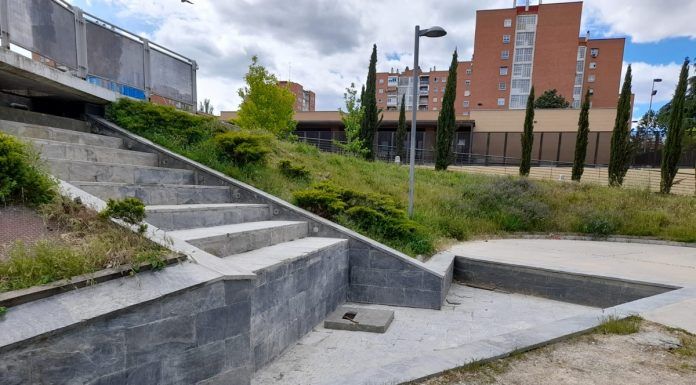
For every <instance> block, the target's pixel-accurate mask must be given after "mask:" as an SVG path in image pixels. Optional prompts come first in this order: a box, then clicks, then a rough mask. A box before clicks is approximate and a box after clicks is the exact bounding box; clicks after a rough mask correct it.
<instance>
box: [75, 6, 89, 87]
mask: <svg viewBox="0 0 696 385" xmlns="http://www.w3.org/2000/svg"><path fill="white" fill-rule="evenodd" d="M72 9H73V13H74V15H75V47H77V53H76V54H77V76H79V77H81V78H83V79H85V78H87V73H88V72H89V66H88V63H87V26H86V24H85V15H84V14H83V12H82V9H80V8H79V7H75V6H73V7H72Z"/></svg>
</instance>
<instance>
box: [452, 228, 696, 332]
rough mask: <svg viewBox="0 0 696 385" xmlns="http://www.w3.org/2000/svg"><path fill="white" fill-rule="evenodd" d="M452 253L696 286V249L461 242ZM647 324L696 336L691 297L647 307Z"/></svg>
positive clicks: (567, 242) (528, 241)
mask: <svg viewBox="0 0 696 385" xmlns="http://www.w3.org/2000/svg"><path fill="white" fill-rule="evenodd" d="M449 252H450V253H452V254H454V255H459V256H463V257H467V258H474V259H480V260H488V261H496V262H502V263H511V264H517V265H525V266H533V267H540V268H546V269H552V270H559V271H567V272H572V273H583V274H591V275H597V276H606V277H615V278H621V279H627V280H635V281H643V282H652V283H660V284H665V285H672V286H679V287H684V288H689V289H694V288H696V248H694V247H678V246H663V245H652V244H640V243H619V242H598V241H574V240H549V239H501V240H490V241H475V242H465V243H461V244H459V245H456V246H454V247H452V248H451V249H450V250H449ZM641 315H642V316H643V317H645V318H647V319H649V320H651V321H655V322H659V323H662V324H665V325H667V326H672V327H678V328H682V329H685V330H687V331H689V332H691V333H696V296H694V297H685V298H684V299H683V300H682V301H680V302H678V303H674V304H668V305H665V306H661V307H658V308H653V309H649V310H647V311H645V312H643V313H641Z"/></svg>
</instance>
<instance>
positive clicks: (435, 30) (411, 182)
mask: <svg viewBox="0 0 696 385" xmlns="http://www.w3.org/2000/svg"><path fill="white" fill-rule="evenodd" d="M446 34H447V31H445V30H444V29H443V28H442V27H437V26H436V27H430V28H428V29H423V30H421V29H420V26H418V25H417V26H416V38H415V43H414V45H413V84H412V87H413V92H412V96H413V99H412V100H411V105H412V107H411V109H412V111H411V112H412V117H411V143H410V145H411V146H410V148H411V154H410V164H409V172H408V178H409V179H408V216H409V217H412V216H413V194H414V190H415V180H416V112H417V111H418V100H417V99H418V41H419V39H420V37H421V36H425V37H442V36H445V35H446Z"/></svg>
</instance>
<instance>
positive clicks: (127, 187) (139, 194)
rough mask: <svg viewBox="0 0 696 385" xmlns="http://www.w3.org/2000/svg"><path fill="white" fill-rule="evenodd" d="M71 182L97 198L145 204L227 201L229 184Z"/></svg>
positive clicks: (229, 197) (229, 196)
mask: <svg viewBox="0 0 696 385" xmlns="http://www.w3.org/2000/svg"><path fill="white" fill-rule="evenodd" d="M70 183H71V184H72V185H74V186H75V187H77V188H80V189H82V190H85V191H86V192H88V193H90V194H92V195H95V196H97V197H99V198H101V199H104V200H107V199H109V198H114V199H119V198H125V197H136V198H139V199H141V200H142V201H143V203H145V204H146V205H183V204H196V203H229V202H231V201H232V200H231V195H230V188H229V187H226V186H197V185H181V184H161V185H144V184H129V183H111V182H84V181H70Z"/></svg>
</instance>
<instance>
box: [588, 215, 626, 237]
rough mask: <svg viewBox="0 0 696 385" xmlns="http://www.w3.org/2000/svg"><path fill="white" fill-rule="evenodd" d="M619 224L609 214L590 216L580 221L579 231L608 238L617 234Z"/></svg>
mask: <svg viewBox="0 0 696 385" xmlns="http://www.w3.org/2000/svg"><path fill="white" fill-rule="evenodd" d="M617 228H618V224H617V223H616V221H615V220H614V219H612V218H611V217H610V216H609V215H607V214H590V215H587V216H585V217H583V218H581V220H580V224H579V228H578V230H579V231H580V232H581V233H584V234H591V235H593V236H596V237H607V236H609V235H611V234H614V233H615V232H616V229H617Z"/></svg>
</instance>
